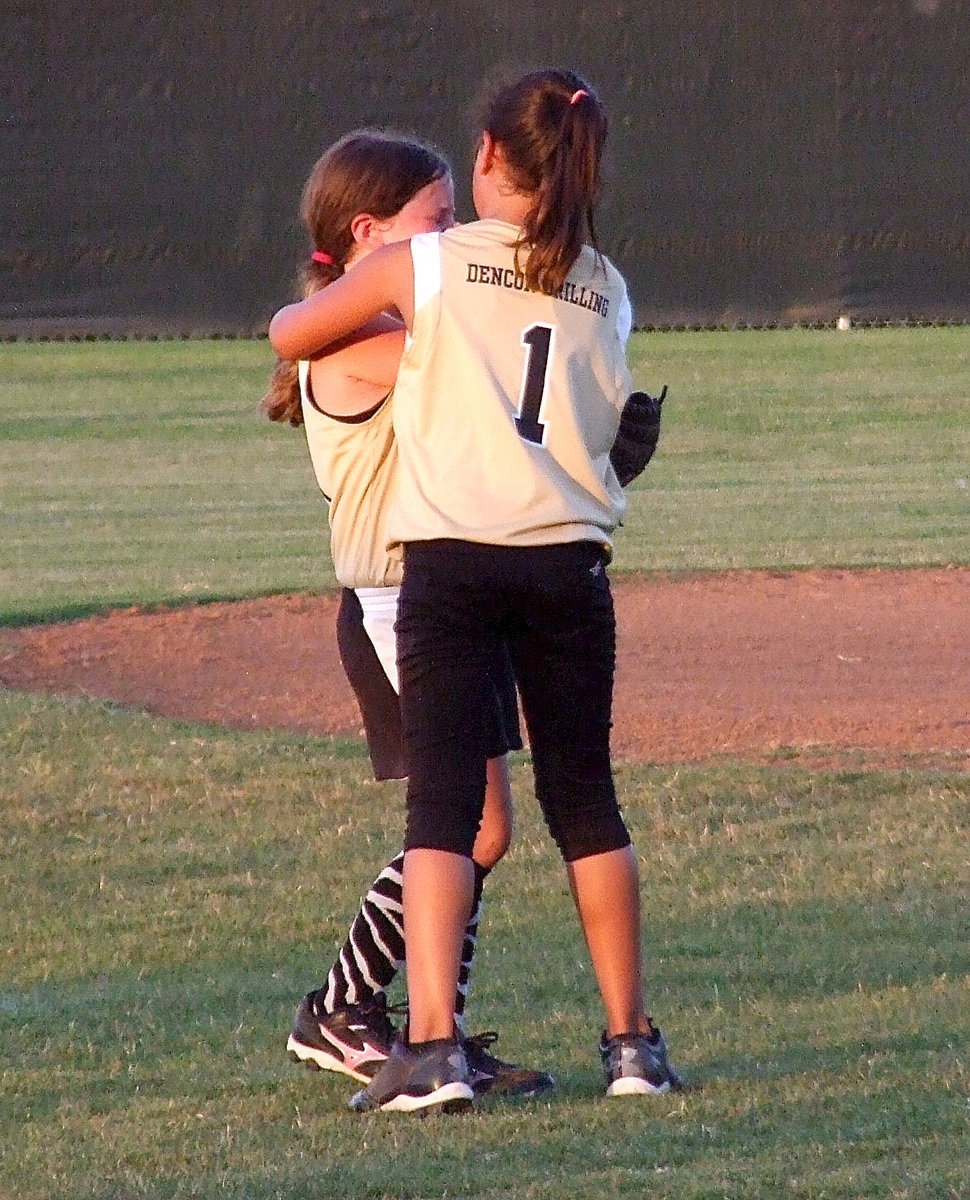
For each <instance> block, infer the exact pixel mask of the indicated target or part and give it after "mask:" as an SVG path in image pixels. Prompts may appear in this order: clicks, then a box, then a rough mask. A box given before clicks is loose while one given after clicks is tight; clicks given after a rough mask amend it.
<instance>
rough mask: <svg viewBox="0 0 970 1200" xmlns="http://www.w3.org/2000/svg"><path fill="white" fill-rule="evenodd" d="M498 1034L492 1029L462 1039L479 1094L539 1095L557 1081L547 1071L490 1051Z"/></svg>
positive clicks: (472, 1078)
mask: <svg viewBox="0 0 970 1200" xmlns="http://www.w3.org/2000/svg"><path fill="white" fill-rule="evenodd" d="M497 1038H498V1034H497V1033H495V1032H494V1031H493V1030H489V1032H488V1033H476V1034H475V1035H474V1037H468V1038H463V1039H462V1043H461V1044H462V1048H463V1049H464V1051H465V1059H466V1060H467V1062H468V1071H469V1074H470V1077H471V1085H472V1087H473V1088H474V1091H475V1095H476V1096H484V1095H485V1094H486V1093H487V1094H489V1095H492V1096H500V1095H501V1096H537V1095H538V1094H539V1093H540V1092H545V1091H548V1090H549V1088H551V1087H552V1086H553V1085H554V1084H555V1080H554V1079H553V1077H552V1076H551V1075H547V1074H546V1072H545V1071H530V1070H529V1069H528V1067H520V1066H518V1065H517V1064H516V1063H508V1062H504V1061H503V1060H502V1059H501V1058H496V1057H495V1055H494V1054H489V1053H488V1048H489V1046H492V1045H494V1043H495V1041H496V1039H497Z"/></svg>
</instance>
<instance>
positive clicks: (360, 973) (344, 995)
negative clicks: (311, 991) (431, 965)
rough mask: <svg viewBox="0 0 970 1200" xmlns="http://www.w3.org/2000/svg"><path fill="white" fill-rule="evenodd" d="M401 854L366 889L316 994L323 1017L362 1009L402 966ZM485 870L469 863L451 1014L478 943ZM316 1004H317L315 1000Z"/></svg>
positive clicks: (461, 1002) (460, 1006) (460, 1008)
mask: <svg viewBox="0 0 970 1200" xmlns="http://www.w3.org/2000/svg"><path fill="white" fill-rule="evenodd" d="M403 869H404V855H403V854H399V855H397V857H396V858H393V859H392V860H391V861H390V862H389V863H388V864H387V866H386V867H385V868H384V869H383V871H381V873H380V874H379V875H378V876H377V878H376V879H375V880H374V882H373V883H372V884H371V886H370V889H369V890H368V892H367V895H366V896H365V897H364V899H363V900H362V901H361V905H360V909H359V911H358V913H357V916H356V917H354V920H353V924H352V925H351V926H350V932H349V933H348V934H347V940H346V941H345V942H344V944H343V946H341V948H340V953H339V954H338V955H337V959H336V962H335V963H334V964H333V966H332V967H331V968H330V973H329V975H328V976H327V981H326V983H325V984H324V986H323V988H322V989H321V990H322V992H323V1000H322V1006H323V1009H324V1011H325V1012H333V1011H334V1009H336V1008H340V1007H343V1006H344V1005H348V1004H362V1003H364V1002H365V1001H367V1000H373V999H374V998H375V996H377V995H380V994H382V993H383V992H385V991H386V990H387V989H388V988H389V987H390V985H391V983H392V981H393V979H394V977H395V975H396V974H397V973H398V971H399V970H400V969H401V967H403V966H404V906H403V904H402V900H401V884H402V871H403ZM487 874H488V872H487V871H485V870H483V869H482V868H481V867H479V866H478V864H477V863H476V864H475V893H474V897H473V900H472V915H471V918H470V919H469V922H468V925H467V927H466V929H465V940H464V942H463V944H462V952H461V966H460V968H459V974H458V992H457V994H456V996H455V1015H456V1016H458V1017H460V1016H461V1014H462V1013H463V1012H464V1011H465V1000H466V997H467V994H468V980H469V976H470V974H471V966H472V958H473V957H474V954H475V946H476V944H477V941H478V922H479V919H480V917H481V909H482V885H483V884H484V882H485V876H486V875H487ZM318 1003H319V1001H318Z"/></svg>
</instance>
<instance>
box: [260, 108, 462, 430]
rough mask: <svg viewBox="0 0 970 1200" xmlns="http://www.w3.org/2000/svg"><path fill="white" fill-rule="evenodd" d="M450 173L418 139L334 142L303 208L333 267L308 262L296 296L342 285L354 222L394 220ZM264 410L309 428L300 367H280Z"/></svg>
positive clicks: (369, 134)
mask: <svg viewBox="0 0 970 1200" xmlns="http://www.w3.org/2000/svg"><path fill="white" fill-rule="evenodd" d="M449 173H450V168H449V166H448V163H447V161H446V159H444V158H443V157H442V156H441V155H440V154H439V153H438V152H437V151H436V150H435V149H434V148H433V147H431V146H428V145H426V144H425V143H424V142H420V141H417V140H416V139H414V138H410V137H403V136H400V135H397V134H394V133H385V132H382V131H380V130H373V129H361V130H357V131H355V132H354V133H348V134H346V135H345V136H344V137H342V138H341V139H340V140H339V141H338V142H335V143H334V144H333V145H332V146H331V147H330V149H329V150H327V151H326V153H325V154H324V155H323V156H322V157H321V158H320V159H319V160H318V161H317V163H316V166H314V168H313V170H312V171H311V173H310V177H309V179H308V180H307V182H306V186H305V187H304V189H303V197H302V199H301V202H300V218H301V220H302V222H303V225H304V227H305V229H306V231H307V233H308V234H309V236H310V242H311V244H312V247H313V250H314V251H315V252H317V254H318V255H322V256H324V257H326V258H327V259H330V260H332V261H329V262H320V261H317V260H316V259H315V258H313V257H311V256H310V255H308V256H307V261H306V263H305V265H304V267H303V270H302V272H301V274H300V278H299V280H298V285H297V294H298V295H299V296H300V297H301V298H303V299H305V298H306V297H307V296H311V295H312V294H313V293H314V292H318V291H319V290H320V289H321V288H324V287H326V286H327V284H329V283H333V282H334V280H336V279H339V278H340V276H341V275H342V274H343V272H344V269H345V268H346V265H347V260H348V259H349V258H350V256H351V252H352V251H353V249H354V236H353V233H352V232H351V229H350V223H351V221H352V220H353V218H354V217H355V216H357V214H358V213H370V214H371V216H374V217H377V218H378V219H379V220H386V219H388V218H389V217H394V216H396V215H397V214H398V213H399V212H400V211H401V209H402V208H403V207H404V206H405V204H407V203H408V201H409V200H412V199H413V198H414V197H415V196H416V195H417V194H418V192H420V191H421V189H422V188H424V187H427V185H428V184H429V183H433V182H434V180H436V179H442V178H444V177H445V176H446V175H448V174H449ZM261 407H262V409H263V411H264V412H265V413H266V415H267V416H268V417H269V419H270V420H271V421H280V422H288V423H289V424H290V425H294V426H299V425H302V424H303V406H302V403H301V398H300V381H299V368H298V367H297V364H296V363H295V362H287V361H285V360H283V359H279V360H278V361H277V363H276V366H275V368H274V370H273V374H272V375H271V376H270V380H269V386H268V389H267V392H266V395H265V396H263V398H262V401H261Z"/></svg>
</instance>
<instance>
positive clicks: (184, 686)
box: [0, 568, 970, 770]
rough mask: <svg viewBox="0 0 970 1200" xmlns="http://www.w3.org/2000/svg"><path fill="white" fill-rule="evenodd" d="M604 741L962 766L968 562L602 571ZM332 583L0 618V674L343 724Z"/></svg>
mask: <svg viewBox="0 0 970 1200" xmlns="http://www.w3.org/2000/svg"><path fill="white" fill-rule="evenodd" d="M614 589H615V594H616V602H617V617H618V625H619V653H618V667H617V681H616V702H615V728H614V747H615V751H616V755H617V757H618V758H623V759H634V760H639V761H649V762H685V761H697V760H701V759H709V758H711V757H728V758H741V759H745V760H748V761H756V762H777V761H785V760H788V759H792V760H795V761H798V762H802V763H805V764H812V765H826V764H832V765H838V764H859V765H877V766H902V765H913V766H941V767H948V768H950V769H957V770H965V769H967V766H968V764H970V570H967V569H963V568H955V569H939V570H920V571H916V570H912V571H888V570H887V571H883V570H866V571H804V572H793V573H771V572H747V571H745V572H728V573H725V574H703V575H695V576H690V577H686V578H680V577H672V578H662V577H661V578H657V577H653V576H651V577H646V578H637V577H632V578H631V577H623V578H618V579H616V580H614ZM336 605H337V601H336V598H335V597H334V596H332V595H324V596H306V595H301V596H280V597H273V598H268V599H260V600H253V601H248V602H241V603H234V604H209V605H199V606H193V607H188V608H177V609H170V610H164V611H152V612H145V611H141V610H138V609H129V610H122V611H114V612H110V613H107V614H105V615H104V616H99V617H94V618H90V619H87V620H81V621H75V622H71V623H69V624H64V625H53V626H45V627H40V628H28V629H17V630H9V631H6V632H4V633H2V634H0V686H2V687H6V688H11V689H15V690H21V691H43V692H51V693H57V694H61V695H70V696H90V697H95V698H99V699H105V700H111V701H115V702H117V703H119V704H123V705H129V706H133V707H137V708H143V709H147V710H148V711H150V712H153V713H157V714H160V715H163V716H169V717H178V718H184V719H188V720H192V721H211V722H215V723H218V724H221V725H227V726H232V727H237V728H247V729H257V728H259V729H289V730H296V731H299V732H305V733H319V734H338V735H351V736H357V735H359V733H360V722H359V717H358V713H357V709H356V705H355V703H354V699H353V695H352V693H351V691H350V689H349V687H348V685H347V683H346V681H345V679H344V676H343V673H342V671H341V668H340V663H339V660H338V658H337V652H336V646H335V641H334V632H333V627H334V616H335V612H336Z"/></svg>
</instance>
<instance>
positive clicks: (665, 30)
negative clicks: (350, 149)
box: [0, 0, 970, 338]
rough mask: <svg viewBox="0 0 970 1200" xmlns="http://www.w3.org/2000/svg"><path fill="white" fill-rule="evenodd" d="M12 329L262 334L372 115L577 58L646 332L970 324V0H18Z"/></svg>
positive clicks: (617, 254) (452, 105)
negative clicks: (310, 208) (841, 318)
mask: <svg viewBox="0 0 970 1200" xmlns="http://www.w3.org/2000/svg"><path fill="white" fill-rule="evenodd" d="M0 37H2V45H0V51H2V54H0V77H2V81H3V87H2V103H3V122H2V125H0V179H2V183H0V206H2V207H0V336H4V337H8V338H9V337H14V336H58V335H63V336H76V335H85V334H142V335H144V334H160V335H166V334H174V335H179V334H200V335H201V334H212V333H237V334H250V333H254V332H259V331H260V330H262V329H263V328H264V327H265V324H266V321H267V319H268V318H269V316H270V315H271V314H272V312H273V311H274V309H275V308H276V307H277V306H278V305H279V303H280V302H282V301H283V300H286V299H288V298H289V296H290V293H291V287H292V285H291V280H292V278H293V275H294V270H295V266H296V262H297V259H298V257H299V255H300V254H301V253H302V251H303V240H302V237H301V236H300V232H299V230H298V228H297V227H296V222H295V212H296V207H297V203H298V198H299V193H300V188H301V185H302V182H303V179H304V178H305V176H306V174H307V172H308V170H309V168H310V167H311V166H312V164H313V162H314V160H315V159H316V157H317V156H318V154H319V153H320V152H321V150H322V149H323V148H324V147H325V146H326V145H327V144H328V143H329V142H330V141H332V140H333V139H334V138H335V137H337V136H338V135H339V134H341V133H342V132H344V131H345V130H347V129H348V128H351V127H353V126H355V125H362V124H373V125H394V126H396V127H398V128H403V129H408V130H414V131H417V132H419V133H420V134H422V135H424V136H426V137H429V138H430V139H432V140H433V141H435V142H437V143H438V144H439V145H440V146H441V147H442V148H443V149H444V150H446V151H447V152H448V153H449V155H450V156H451V157H452V158H453V160H454V162H455V164H456V175H457V178H458V183H459V207H460V210H461V212H460V215H461V216H462V217H463V218H466V219H467V218H468V217H470V216H471V215H472V213H471V209H470V203H469V190H468V187H467V183H466V177H467V174H468V169H469V165H470V154H469V147H470V131H471V118H470V111H471V104H472V101H473V100H474V98H475V97H476V95H477V94H478V92H479V91H480V86H481V83H482V80H483V78H485V77H486V75H489V74H491V73H492V72H494V71H496V70H498V69H504V68H510V69H517V68H519V67H530V66H535V65H547V64H564V65H569V66H573V67H575V68H576V69H577V70H579V71H581V72H582V73H584V74H587V75H588V76H589V77H590V78H591V79H592V80H593V81H594V82H595V83H596V84H597V86H598V87H599V89H600V91H601V93H602V95H603V97H604V99H605V100H606V103H607V105H608V107H609V111H610V114H611V119H612V134H611V145H610V156H609V179H608V186H607V191H606V194H605V196H604V204H603V210H602V219H601V226H602V233H603V242H604V245H605V248H606V249H607V251H608V252H609V253H610V254H611V256H612V257H613V258H614V259H615V260H616V262H617V264H618V265H619V266H620V267H621V269H622V270H623V271H624V272H625V273H626V275H627V277H628V279H629V281H630V284H631V290H632V292H633V296H634V300H635V303H636V308H637V319H638V322H639V323H640V324H641V325H679V324H691V325H693V324H701V325H707V324H736V323H797V322H820V321H829V320H832V319H833V318H834V317H835V316H836V315H838V314H841V313H843V312H844V313H848V314H850V315H851V316H853V317H854V318H855V319H857V320H862V321H902V320H912V321H966V320H968V319H970V244H968V243H970V0H897V2H894V3H874V2H870V0H761V2H760V3H755V2H753V0H751V2H745V0H735V2H733V3H732V2H731V0H721V2H717V0H684V2H683V3H671V2H670V0H637V2H632V0H631V2H620V3H609V2H603V3H583V2H582V0H576V2H575V3H570V4H562V3H549V4H541V3H532V2H529V0H451V2H449V3H439V4H436V3H429V4H424V5H419V4H414V3H396V2H395V0H356V2H348V3H314V4H309V3H305V2H295V3H294V2H290V3H287V2H284V0H237V2H236V3H234V4H225V5H224V4H217V3H211V4H205V3H200V2H199V0H181V2H179V3H174V2H173V3H163V2H162V0H156V2H154V3H150V2H147V0H124V2H122V0H117V2H116V3H105V2H99V0H90V2H89V3H87V4H83V5H77V4H75V3H66V2H63V3H62V2H59V0H57V2H51V3H45V2H43V0H30V2H27V0H13V2H11V0H3V3H2V31H0Z"/></svg>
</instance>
